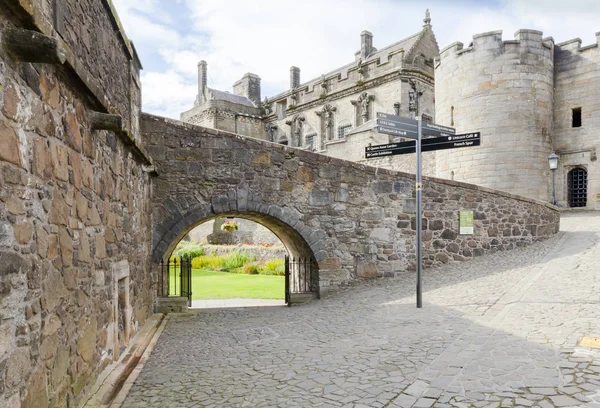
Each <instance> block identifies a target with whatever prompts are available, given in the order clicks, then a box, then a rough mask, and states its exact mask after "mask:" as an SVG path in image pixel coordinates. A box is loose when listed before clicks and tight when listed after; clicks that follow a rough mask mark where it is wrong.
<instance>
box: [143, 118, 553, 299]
mask: <svg viewBox="0 0 600 408" xmlns="http://www.w3.org/2000/svg"><path fill="white" fill-rule="evenodd" d="M142 129H143V137H144V142H145V143H147V144H148V145H149V146H150V147H151V146H156V147H157V148H158V147H159V146H160V147H161V148H162V150H161V151H157V155H156V156H155V157H154V159H155V163H156V165H157V166H158V170H159V174H160V175H159V176H158V178H156V179H155V184H154V195H153V197H154V202H153V231H154V233H153V247H154V249H153V260H154V262H156V263H159V262H160V260H161V258H163V257H164V256H166V255H168V254H170V253H171V251H172V250H173V249H174V247H175V245H176V244H177V243H178V242H179V240H181V239H182V238H183V237H184V236H185V235H186V234H187V233H188V232H189V231H190V230H191V229H192V228H193V227H194V226H195V225H198V224H199V223H201V222H204V221H209V220H211V219H214V218H223V217H229V216H231V217H236V216H239V217H243V218H246V219H250V220H252V221H255V222H259V223H261V224H263V225H265V226H266V227H268V228H269V229H270V230H271V231H273V232H274V233H275V234H276V235H277V236H278V237H279V238H280V239H281V240H282V242H283V244H284V245H285V246H286V247H287V249H288V251H289V253H290V255H291V256H294V257H298V256H302V257H312V258H313V259H314V261H315V262H316V265H317V268H318V270H319V281H318V284H319V287H320V288H321V290H326V289H327V288H329V287H334V288H335V287H336V286H337V285H339V284H341V283H343V282H346V281H349V280H352V279H355V278H357V277H377V276H394V275H396V274H401V273H405V272H406V271H407V270H410V269H413V268H414V267H415V198H414V194H415V191H414V175H411V174H406V173H399V172H394V171H389V170H385V169H376V168H374V167H369V166H365V165H362V164H358V163H353V162H349V161H344V160H340V159H335V158H332V157H328V156H325V155H321V154H316V153H312V152H307V151H304V150H300V149H295V148H290V147H287V146H281V145H277V144H274V143H268V142H265V141H261V140H257V139H252V138H247V137H243V136H239V135H233V134H229V133H225V132H222V131H217V130H213V129H206V128H201V127H197V126H193V125H189V124H185V123H183V122H177V121H172V120H168V119H163V118H158V117H155V116H151V115H143V116H142ZM231 163H236V166H231V165H230V164H231ZM226 164H227V165H226ZM423 202H424V213H423V217H424V222H423V226H424V234H423V236H424V264H425V265H426V266H429V265H436V264H442V263H446V262H451V261H464V260H468V259H471V258H473V257H475V256H481V255H484V254H486V253H490V252H494V251H498V250H507V249H511V248H514V247H515V246H521V245H527V244H530V243H532V242H534V241H537V240H540V239H544V238H546V237H548V236H551V235H552V234H554V233H556V232H557V231H558V227H559V214H558V212H557V211H556V210H555V209H554V208H552V206H550V205H547V204H544V203H542V202H538V201H534V200H530V199H526V198H523V197H518V196H514V195H510V194H507V193H500V192H498V191H494V190H490V189H486V188H483V187H477V186H474V185H468V184H464V183H458V182H452V181H446V180H441V179H435V178H427V177H425V178H424V200H423ZM461 209H471V210H473V211H474V216H475V234H474V235H459V234H458V231H459V230H458V222H459V219H458V211H459V210H461Z"/></svg>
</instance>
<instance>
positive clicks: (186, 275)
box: [156, 257, 192, 302]
mask: <svg viewBox="0 0 600 408" xmlns="http://www.w3.org/2000/svg"><path fill="white" fill-rule="evenodd" d="M156 296H158V297H169V296H177V297H187V298H188V302H191V301H192V260H191V259H187V258H179V259H178V258H176V257H173V258H170V259H167V260H166V262H165V260H164V259H163V260H161V262H160V273H159V275H158V282H157V285H156Z"/></svg>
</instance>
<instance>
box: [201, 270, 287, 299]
mask: <svg viewBox="0 0 600 408" xmlns="http://www.w3.org/2000/svg"><path fill="white" fill-rule="evenodd" d="M284 297H285V277H284V276H268V275H244V274H238V273H229V272H218V271H213V270H210V269H192V300H205V299H232V298H242V299H281V300H283V299H284Z"/></svg>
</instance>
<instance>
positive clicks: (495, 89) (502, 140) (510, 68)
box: [435, 30, 554, 200]
mask: <svg viewBox="0 0 600 408" xmlns="http://www.w3.org/2000/svg"><path fill="white" fill-rule="evenodd" d="M553 48H554V43H553V42H552V40H544V39H542V33H541V32H540V31H534V30H519V31H517V33H516V34H515V39H514V40H511V41H502V31H492V32H488V33H483V34H478V35H475V36H473V43H472V45H471V46H470V47H469V48H466V49H463V45H462V43H454V44H452V45H450V46H448V47H446V48H445V49H443V50H442V51H441V52H440V60H439V62H438V64H437V66H436V70H435V100H436V114H435V115H436V120H435V121H436V123H439V124H442V125H448V126H452V127H455V128H456V130H457V133H465V132H476V131H479V132H481V146H479V147H472V148H468V149H454V150H443V151H438V152H437V153H436V174H437V176H438V177H443V178H448V179H454V180H457V181H465V182H468V183H473V184H478V185H482V186H486V187H490V188H494V189H499V190H505V191H508V192H511V193H514V194H519V195H524V196H527V197H531V198H537V199H544V200H547V199H549V196H550V188H551V184H550V180H551V177H550V174H549V170H548V163H547V158H548V155H549V154H550V152H551V151H552V134H553V86H554V60H553V55H554V50H553Z"/></svg>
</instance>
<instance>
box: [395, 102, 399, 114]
mask: <svg viewBox="0 0 600 408" xmlns="http://www.w3.org/2000/svg"><path fill="white" fill-rule="evenodd" d="M394 115H396V116H400V102H396V103H394Z"/></svg>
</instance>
